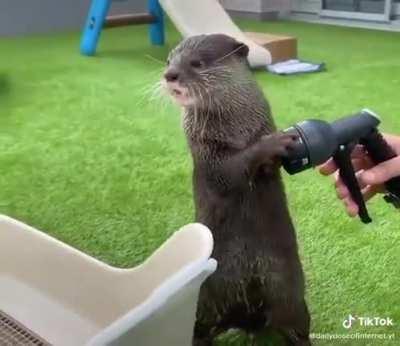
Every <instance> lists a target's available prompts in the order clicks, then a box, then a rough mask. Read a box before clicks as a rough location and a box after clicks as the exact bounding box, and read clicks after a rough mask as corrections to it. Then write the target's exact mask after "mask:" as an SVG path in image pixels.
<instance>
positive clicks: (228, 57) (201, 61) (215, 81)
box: [164, 34, 249, 109]
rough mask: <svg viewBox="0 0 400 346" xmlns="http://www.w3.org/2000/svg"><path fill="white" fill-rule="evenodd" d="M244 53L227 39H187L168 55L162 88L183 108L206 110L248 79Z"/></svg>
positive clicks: (245, 49)
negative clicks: (164, 87) (163, 86)
mask: <svg viewBox="0 0 400 346" xmlns="http://www.w3.org/2000/svg"><path fill="white" fill-rule="evenodd" d="M248 53H249V48H248V47H247V46H246V45H245V44H244V43H241V42H238V41H236V40H235V39H234V38H232V37H229V36H227V35H223V34H210V35H199V36H192V37H189V38H187V39H185V40H184V41H182V42H181V43H180V44H179V45H178V46H177V47H176V48H175V49H174V50H172V51H171V53H170V54H169V57H168V61H167V68H166V70H165V74H164V83H165V86H166V88H167V90H168V92H169V93H170V94H171V95H172V97H173V98H174V99H175V100H176V101H177V103H178V104H180V105H181V106H183V107H186V108H187V107H196V108H199V109H201V108H210V107H212V105H213V104H217V103H218V102H222V101H223V98H224V96H226V95H230V96H232V92H228V91H229V90H231V89H232V88H234V87H235V85H236V86H237V83H240V82H241V81H243V80H246V78H243V77H244V76H246V77H247V78H248V76H247V74H248V73H249V68H248V63H247V55H248Z"/></svg>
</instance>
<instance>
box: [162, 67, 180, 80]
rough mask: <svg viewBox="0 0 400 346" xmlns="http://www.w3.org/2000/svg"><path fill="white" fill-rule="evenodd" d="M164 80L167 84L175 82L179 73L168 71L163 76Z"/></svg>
mask: <svg viewBox="0 0 400 346" xmlns="http://www.w3.org/2000/svg"><path fill="white" fill-rule="evenodd" d="M164 78H165V80H166V81H167V82H176V81H177V80H178V79H179V72H178V71H176V70H172V69H170V70H168V71H167V72H166V73H165V74H164Z"/></svg>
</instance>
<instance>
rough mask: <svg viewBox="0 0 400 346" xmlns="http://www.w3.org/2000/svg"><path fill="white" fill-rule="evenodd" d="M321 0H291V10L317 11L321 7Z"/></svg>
mask: <svg viewBox="0 0 400 346" xmlns="http://www.w3.org/2000/svg"><path fill="white" fill-rule="evenodd" d="M321 6H322V1H321V0H292V11H295V12H306V13H318V12H319V11H320V9H321Z"/></svg>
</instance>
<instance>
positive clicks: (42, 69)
mask: <svg viewBox="0 0 400 346" xmlns="http://www.w3.org/2000/svg"><path fill="white" fill-rule="evenodd" d="M240 25H241V26H242V27H243V28H244V29H246V30H254V31H268V32H276V33H288V34H292V35H295V36H297V37H298V39H299V47H300V56H301V57H302V58H303V59H309V60H315V61H324V62H326V63H327V67H328V72H326V73H320V74H312V75H301V76H294V77H279V76H273V75H271V74H267V73H265V72H262V71H261V72H257V73H256V77H257V79H258V81H259V82H260V84H261V85H262V87H263V88H264V90H265V92H266V94H267V95H268V97H269V99H270V101H271V104H272V108H273V111H274V114H275V118H276V122H277V124H278V126H279V127H280V128H284V127H286V126H288V125H290V124H292V123H294V122H297V121H299V120H302V119H305V118H310V117H315V118H323V119H334V118H337V117H339V116H342V115H345V114H348V113H351V112H353V111H357V110H359V109H361V108H363V107H369V108H371V109H373V110H375V111H377V112H378V113H379V114H380V115H381V116H382V119H383V125H382V128H383V129H384V130H387V131H391V132H397V133H400V121H399V117H400V101H399V99H400V94H399V91H400V44H399V43H400V35H399V34H398V33H388V32H379V31H369V30H359V29H351V28H343V27H332V26H321V25H315V24H305V23H294V22H274V23H255V22H249V21H242V22H240ZM78 39H79V34H78V33H71V34H56V35H53V36H50V35H48V36H40V37H31V38H22V39H1V40H0V52H1V54H0V170H1V174H0V213H4V214H7V215H10V216H12V217H14V218H17V219H19V220H22V221H24V222H26V223H28V224H31V225H33V226H35V227H37V228H39V229H42V230H44V231H46V232H48V233H49V234H51V235H53V236H55V237H57V238H59V239H61V240H63V241H65V242H66V243H69V244H71V245H73V246H75V247H77V248H79V249H81V250H83V251H85V252H87V253H89V254H91V255H93V256H96V257H98V258H100V259H101V260H104V261H106V262H109V263H112V264H114V265H118V266H124V267H126V266H133V265H135V264H137V263H139V262H141V261H142V260H143V259H145V258H146V257H147V256H148V255H149V254H150V253H151V252H152V251H154V250H155V249H156V248H157V247H158V246H159V245H160V244H161V243H162V242H163V241H164V240H165V239H166V238H167V237H168V236H169V235H170V234H171V233H172V232H173V231H174V230H176V229H178V228H179V227H180V226H182V225H184V224H186V223H189V222H191V221H193V204H192V193H191V177H190V176H191V160H190V156H189V153H188V151H187V148H186V144H185V139H184V135H183V133H182V130H181V128H180V115H179V110H178V109H177V108H176V107H175V106H173V105H170V104H168V103H167V104H165V103H162V102H158V101H154V100H153V99H151V98H150V96H151V93H150V92H149V90H150V89H151V85H152V84H153V83H155V82H156V81H157V79H158V76H159V75H160V72H161V70H162V68H163V66H162V64H159V63H158V62H157V59H160V60H164V59H165V57H166V55H167V52H168V50H169V48H171V47H172V46H174V45H175V44H176V43H177V42H178V40H179V36H178V34H177V33H176V31H175V30H174V29H173V28H172V27H169V30H168V44H167V46H165V47H162V48H156V47H151V46H150V44H149V43H148V41H147V34H146V28H145V27H130V28H121V29H115V30H110V31H107V32H105V33H104V34H103V36H102V39H101V43H100V47H99V54H98V56H97V57H94V58H87V57H82V56H80V55H79V54H78ZM151 57H153V58H151ZM154 58H155V59H154ZM285 181H286V187H287V192H288V199H289V203H290V207H291V210H292V215H293V218H294V220H295V223H296V225H297V230H298V238H299V244H300V248H301V254H302V260H303V264H304V269H305V273H306V277H307V283H308V296H307V298H308V302H309V306H310V309H311V313H312V320H313V323H312V330H313V332H315V333H345V334H348V333H350V332H349V331H347V330H345V329H343V327H342V321H343V319H344V318H345V317H347V315H348V314H350V313H351V314H353V315H358V316H369V317H374V316H381V317H391V318H392V319H393V320H394V322H395V326H394V327H354V328H353V329H352V330H351V332H360V333H386V334H392V333H397V335H396V336H397V343H396V341H394V342H393V341H392V342H388V341H385V340H341V341H338V340H336V341H335V340H334V341H318V340H316V344H317V345H332V344H343V345H386V344H393V345H396V344H399V342H400V341H399V338H400V332H399V327H398V325H399V323H400V304H399V303H400V298H399V297H400V290H399V287H400V251H399V250H400V241H399V240H400V226H399V225H400V223H399V221H400V215H399V212H398V211H395V210H394V209H392V208H391V207H389V206H387V205H386V204H385V203H384V202H383V201H382V200H381V199H380V198H376V199H375V200H374V201H373V202H372V203H370V204H369V206H370V212H371V215H372V217H373V219H374V222H373V223H372V224H371V225H368V226H366V225H363V224H361V223H360V222H359V221H358V220H357V219H350V218H348V217H347V216H346V215H345V213H344V211H343V208H342V206H341V204H340V203H339V202H338V201H337V200H336V197H335V192H334V189H333V187H332V184H331V181H330V180H329V179H328V178H323V177H321V176H319V174H318V173H316V172H313V171H309V172H305V173H302V174H299V175H296V176H294V177H289V176H287V175H286V174H285ZM28 246H29V244H21V247H22V249H23V248H24V247H28ZM230 340H231V339H230V338H225V339H224V340H223V341H222V342H221V345H230V344H233V342H231V341H230ZM242 342H243V341H236V344H238V343H239V344H241V343H242Z"/></svg>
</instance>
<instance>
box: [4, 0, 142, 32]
mask: <svg viewBox="0 0 400 346" xmlns="http://www.w3.org/2000/svg"><path fill="white" fill-rule="evenodd" d="M90 3H91V0H0V36H15V35H27V34H35V33H46V32H53V31H63V30H79V29H81V28H82V27H83V24H84V21H85V19H86V15H87V12H88V9H89V6H90ZM146 7H147V0H127V1H124V2H117V1H114V2H113V4H112V6H111V11H110V12H111V13H126V12H143V11H145V10H146Z"/></svg>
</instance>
